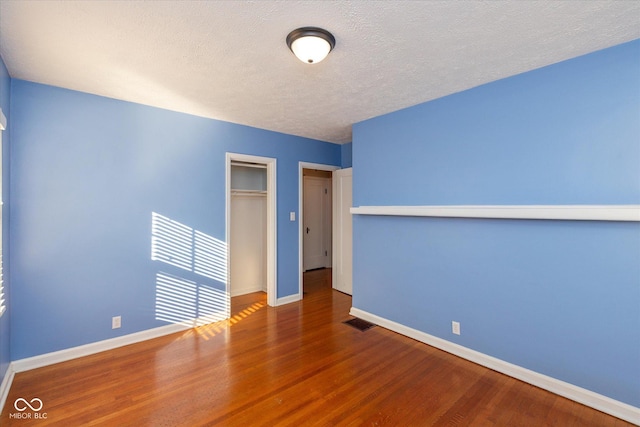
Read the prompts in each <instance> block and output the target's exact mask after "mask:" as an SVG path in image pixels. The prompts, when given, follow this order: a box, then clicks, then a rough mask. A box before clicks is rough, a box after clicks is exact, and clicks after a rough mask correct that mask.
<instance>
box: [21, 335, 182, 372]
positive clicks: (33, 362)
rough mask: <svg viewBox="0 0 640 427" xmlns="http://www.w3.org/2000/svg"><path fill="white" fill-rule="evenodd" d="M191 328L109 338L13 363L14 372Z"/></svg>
mask: <svg viewBox="0 0 640 427" xmlns="http://www.w3.org/2000/svg"><path fill="white" fill-rule="evenodd" d="M190 328H191V326H187V325H184V324H173V325H166V326H160V327H158V328H153V329H147V330H146V331H140V332H135V333H133V334H128V335H123V336H121V337H116V338H109V339H106V340H103V341H98V342H94V343H90V344H85V345H81V346H78V347H72V348H67V349H64V350H59V351H54V352H51V353H45V354H41V355H38V356H33V357H27V358H24V359H19V360H15V361H13V362H11V366H12V367H13V370H14V372H24V371H28V370H30V369H36V368H41V367H43V366H48V365H53V364H54V363H60V362H66V361H68V360H72V359H76V358H78V357H84V356H89V355H91V354H95V353H99V352H101V351H106V350H112V349H114V348H118V347H123V346H125V345H129V344H135V343H138V342H141V341H146V340H150V339H153V338H158V337H161V336H164V335H169V334H173V333H175V332H182V331H185V330H187V329H190Z"/></svg>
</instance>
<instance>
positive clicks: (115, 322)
mask: <svg viewBox="0 0 640 427" xmlns="http://www.w3.org/2000/svg"><path fill="white" fill-rule="evenodd" d="M121 322H122V317H121V316H113V317H112V318H111V329H118V328H119V327H120V326H121V325H122V323H121Z"/></svg>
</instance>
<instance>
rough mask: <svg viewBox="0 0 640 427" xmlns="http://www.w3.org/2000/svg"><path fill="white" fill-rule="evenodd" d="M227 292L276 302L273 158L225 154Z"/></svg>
mask: <svg viewBox="0 0 640 427" xmlns="http://www.w3.org/2000/svg"><path fill="white" fill-rule="evenodd" d="M226 222H227V243H228V245H229V257H228V261H227V264H228V272H229V273H228V276H229V277H228V281H227V293H228V295H229V296H230V297H232V298H233V297H237V296H241V295H247V294H252V293H259V292H263V293H266V299H267V304H268V305H271V306H275V305H277V288H276V280H275V277H276V275H275V271H276V250H275V248H276V233H275V159H271V158H263V157H257V156H247V155H240V154H233V153H227V218H226Z"/></svg>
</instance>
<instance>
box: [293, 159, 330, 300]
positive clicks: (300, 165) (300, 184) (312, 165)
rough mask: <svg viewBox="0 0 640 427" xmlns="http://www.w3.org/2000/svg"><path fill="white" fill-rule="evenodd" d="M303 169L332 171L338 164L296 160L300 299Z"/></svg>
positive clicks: (300, 290) (299, 288) (299, 286)
mask: <svg viewBox="0 0 640 427" xmlns="http://www.w3.org/2000/svg"><path fill="white" fill-rule="evenodd" d="M303 169H317V170H321V171H330V172H333V171H335V170H338V169H340V166H333V165H325V164H322V163H309V162H298V217H299V218H298V295H299V297H300V299H302V296H303V290H302V272H303V262H302V261H303V259H302V250H303V245H304V242H303V240H302V238H303V237H304V235H303V230H302V224H303V219H304V218H303V215H304V212H303V209H302V205H303V202H304V200H303V192H302V190H303V186H304V178H303V176H302V170H303ZM331 203H332V205H333V200H332V201H331Z"/></svg>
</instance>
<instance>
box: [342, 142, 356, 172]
mask: <svg viewBox="0 0 640 427" xmlns="http://www.w3.org/2000/svg"><path fill="white" fill-rule="evenodd" d="M340 149H341V152H342V164H341V166H342V168H345V169H346V168H350V167H351V166H353V154H352V153H353V142H349V143H347V144H342V146H341V147H340Z"/></svg>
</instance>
